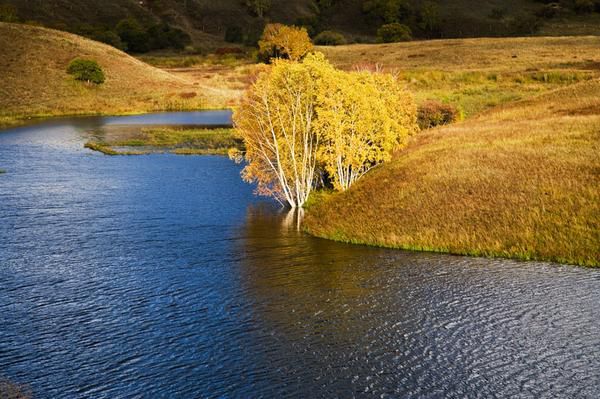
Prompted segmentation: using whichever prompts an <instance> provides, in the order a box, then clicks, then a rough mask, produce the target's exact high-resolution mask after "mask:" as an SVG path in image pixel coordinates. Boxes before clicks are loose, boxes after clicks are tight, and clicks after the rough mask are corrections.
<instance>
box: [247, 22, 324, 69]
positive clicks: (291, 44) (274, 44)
mask: <svg viewBox="0 0 600 399" xmlns="http://www.w3.org/2000/svg"><path fill="white" fill-rule="evenodd" d="M258 47H259V54H261V56H263V57H264V58H266V59H267V60H268V59H270V58H287V59H290V60H292V61H299V60H301V59H302V58H304V57H305V56H306V54H308V53H309V52H311V51H312V50H313V44H312V42H311V41H310V37H309V36H308V32H307V31H306V29H305V28H298V27H296V26H287V25H283V24H268V25H267V26H266V27H265V30H264V32H263V34H262V37H261V39H260V41H259V42H258Z"/></svg>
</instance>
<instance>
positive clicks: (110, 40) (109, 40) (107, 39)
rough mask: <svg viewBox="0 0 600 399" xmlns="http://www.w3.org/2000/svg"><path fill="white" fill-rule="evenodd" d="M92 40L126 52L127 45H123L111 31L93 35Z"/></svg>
mask: <svg viewBox="0 0 600 399" xmlns="http://www.w3.org/2000/svg"><path fill="white" fill-rule="evenodd" d="M92 38H93V39H94V40H97V41H99V42H102V43H106V44H108V45H110V46H113V47H115V48H118V49H119V50H123V51H125V50H127V45H126V44H125V43H123V41H122V40H121V38H120V37H119V35H117V34H116V33H115V32H113V31H111V30H105V31H101V32H97V33H95V34H94V35H93V36H92Z"/></svg>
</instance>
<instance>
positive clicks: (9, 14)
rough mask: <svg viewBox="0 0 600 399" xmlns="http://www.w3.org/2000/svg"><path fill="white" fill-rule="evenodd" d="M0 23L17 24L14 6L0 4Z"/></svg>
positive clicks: (17, 18)
mask: <svg viewBox="0 0 600 399" xmlns="http://www.w3.org/2000/svg"><path fill="white" fill-rule="evenodd" d="M0 22H19V17H18V15H17V9H16V8H15V6H13V5H12V4H0Z"/></svg>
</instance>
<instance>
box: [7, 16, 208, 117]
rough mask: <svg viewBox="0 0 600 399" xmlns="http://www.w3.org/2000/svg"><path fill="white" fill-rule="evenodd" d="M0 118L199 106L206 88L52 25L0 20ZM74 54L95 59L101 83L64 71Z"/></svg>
mask: <svg viewBox="0 0 600 399" xmlns="http://www.w3.org/2000/svg"><path fill="white" fill-rule="evenodd" d="M0 49H2V57H0V76H1V77H2V78H1V80H2V83H1V84H0V117H4V118H5V119H6V118H8V117H18V116H20V115H29V116H31V115H60V114H80V113H126V112H141V111H152V110H158V109H169V108H172V109H178V108H190V107H200V106H201V105H203V104H204V100H205V99H204V94H205V91H204V90H202V89H201V88H200V87H198V86H193V85H192V84H191V83H189V81H187V80H185V79H183V78H180V77H175V76H173V75H172V74H170V73H168V72H165V71H163V70H160V69H157V68H154V67H151V66H149V65H147V64H144V63H143V62H141V61H139V60H137V59H135V58H133V57H131V56H129V55H127V54H125V53H123V52H121V51H118V50H116V49H115V48H113V47H110V46H107V45H104V44H102V43H98V42H94V41H91V40H88V39H84V38H82V37H79V36H76V35H72V34H69V33H65V32H60V31H56V30H51V29H45V28H39V27H33V26H28V25H21V24H7V23H0ZM77 57H83V58H91V59H94V60H96V61H97V62H98V63H99V64H100V65H101V67H102V68H103V70H104V72H105V74H106V82H105V83H104V84H102V85H100V86H93V85H91V86H90V85H87V84H85V83H82V82H77V81H75V80H74V79H73V78H72V77H71V76H70V75H68V74H67V73H66V68H67V65H68V64H69V62H70V61H71V60H73V59H74V58H77Z"/></svg>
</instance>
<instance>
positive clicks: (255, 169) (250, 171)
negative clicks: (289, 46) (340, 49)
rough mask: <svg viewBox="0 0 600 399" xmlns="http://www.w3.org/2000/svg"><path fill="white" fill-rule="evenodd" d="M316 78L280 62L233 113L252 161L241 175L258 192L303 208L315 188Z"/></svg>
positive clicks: (304, 68)
mask: <svg viewBox="0 0 600 399" xmlns="http://www.w3.org/2000/svg"><path fill="white" fill-rule="evenodd" d="M316 88H317V85H316V80H315V79H314V73H313V71H311V68H310V66H309V65H308V64H305V63H296V62H291V61H285V60H275V62H274V64H273V67H272V69H271V71H270V72H269V73H264V74H262V75H261V76H260V77H259V78H258V80H257V81H256V83H254V85H253V86H252V87H251V88H250V90H249V91H248V92H247V93H246V95H245V97H244V99H243V100H242V103H241V104H240V106H239V107H238V109H237V110H236V112H235V114H234V125H235V127H236V129H237V132H238V134H239V135H241V137H242V138H243V139H244V142H245V144H246V153H245V155H244V158H245V160H246V162H247V165H246V167H245V168H244V170H243V172H242V177H243V178H244V180H245V181H247V182H253V183H256V184H257V190H256V192H257V194H259V195H267V196H271V197H274V198H275V199H277V200H278V201H279V202H281V203H282V204H287V205H289V206H290V207H292V208H297V207H301V206H302V205H303V204H304V203H305V202H306V200H307V199H308V196H309V195H310V192H311V191H312V189H313V188H314V181H315V169H316V164H317V148H318V146H319V137H318V135H317V134H316V132H315V130H314V128H313V123H314V119H315V114H314V112H315V110H314V106H315V96H316Z"/></svg>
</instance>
